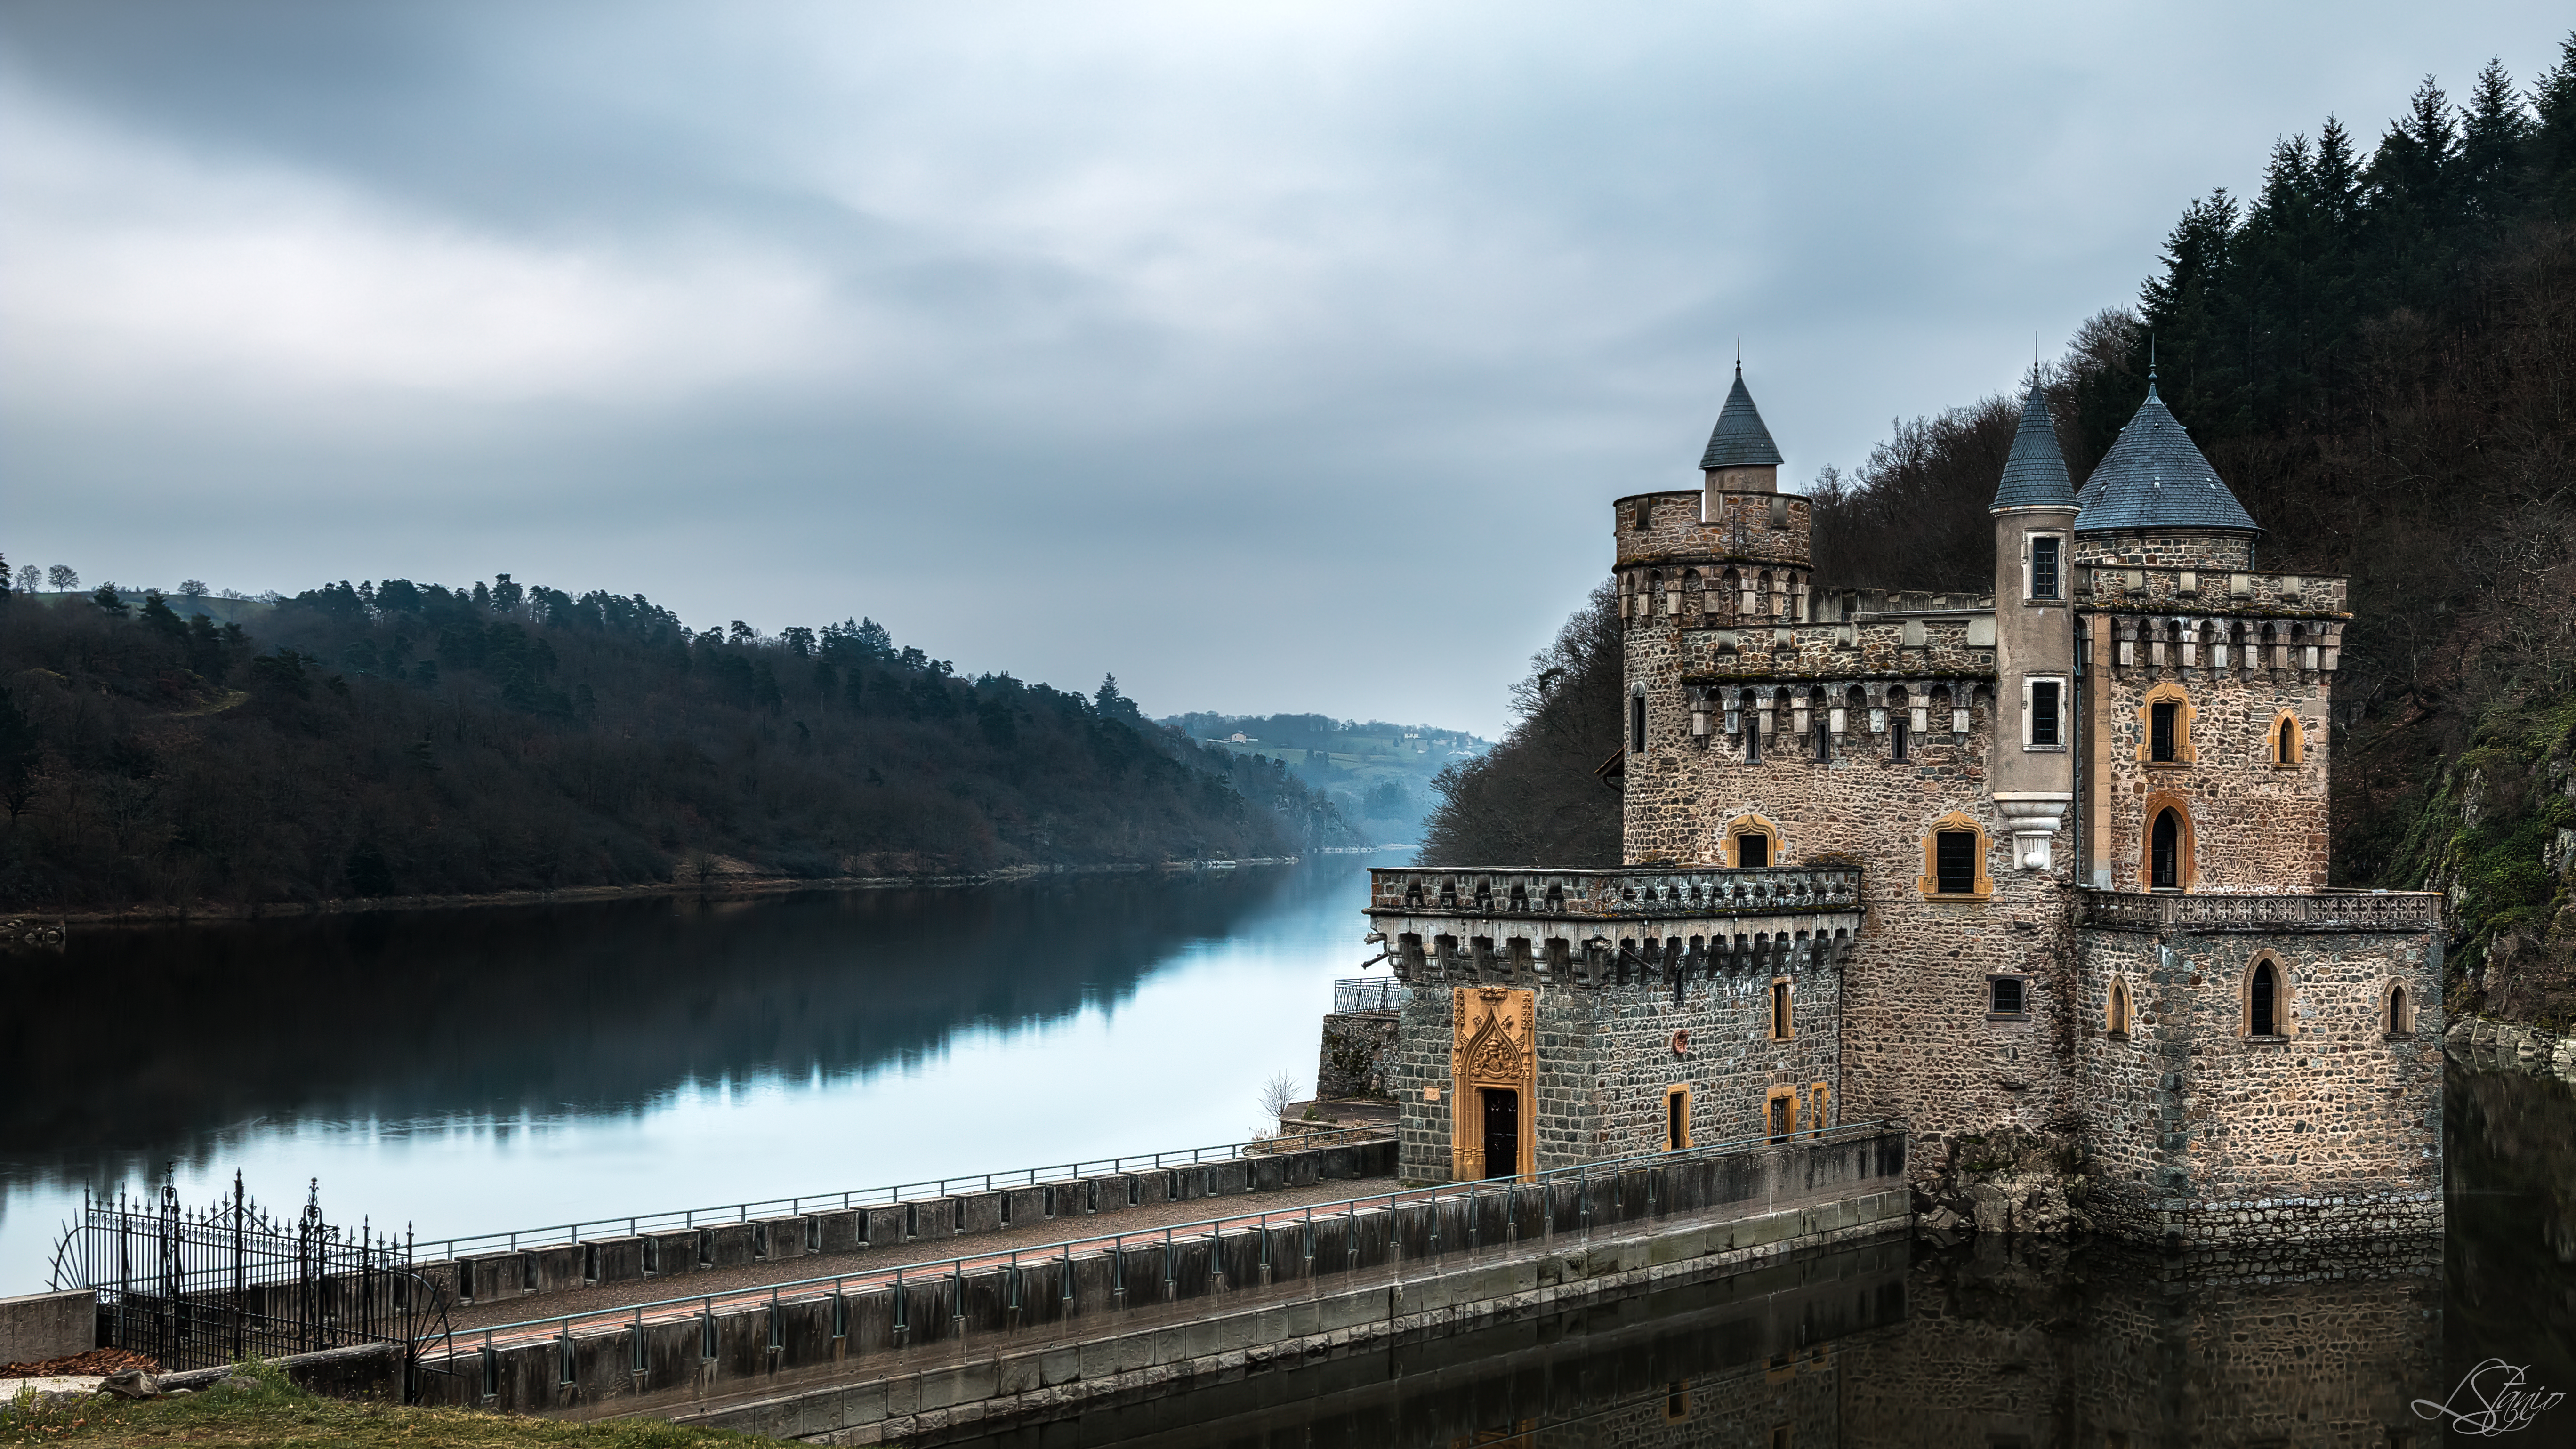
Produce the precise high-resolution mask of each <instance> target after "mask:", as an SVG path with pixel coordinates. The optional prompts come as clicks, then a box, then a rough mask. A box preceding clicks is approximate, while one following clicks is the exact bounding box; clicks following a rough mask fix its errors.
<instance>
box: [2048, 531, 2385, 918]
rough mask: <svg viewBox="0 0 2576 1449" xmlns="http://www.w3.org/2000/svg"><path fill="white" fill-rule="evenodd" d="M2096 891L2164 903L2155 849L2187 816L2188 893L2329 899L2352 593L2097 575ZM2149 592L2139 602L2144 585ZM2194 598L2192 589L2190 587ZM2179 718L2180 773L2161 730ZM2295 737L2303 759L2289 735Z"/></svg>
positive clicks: (2277, 580)
mask: <svg viewBox="0 0 2576 1449" xmlns="http://www.w3.org/2000/svg"><path fill="white" fill-rule="evenodd" d="M2084 572H2085V573H2086V574H2087V575H2089V577H2088V578H2087V582H2088V583H2089V584H2090V586H2091V587H2090V590H2089V595H2090V597H2089V601H2088V603H2087V605H2086V607H2085V609H2084V611H2083V613H2082V616H2081V623H2082V626H2083V628H2084V630H2085V632H2086V635H2087V642H2088V645H2089V648H2088V651H2087V652H2088V654H2089V656H2090V676H2091V677H2090V680H2089V684H2090V690H2089V693H2088V697H2087V705H2088V708H2089V710H2090V713H2091V716H2092V717H2091V719H2090V720H2089V721H2088V722H2087V723H2088V728H2089V735H2090V738H2089V740H2088V744H2089V745H2090V755H2091V759H2090V761H2089V764H2090V767H2091V768H2090V777H2089V779H2088V781H2087V789H2086V791H2085V796H2086V799H2085V802H2084V810H2083V814H2084V816H2085V818H2084V820H2083V821H2082V822H2081V823H2082V825H2083V827H2084V828H2085V830H2086V831H2087V839H2086V846H2087V856H2088V860H2089V863H2090V866H2091V871H2090V874H2089V879H2088V883H2089V884H2092V885H2096V886H2100V887H2103V888H2106V889H2112V890H2139V891H2143V890H2150V889H2154V888H2156V886H2157V884H2158V882H2157V879H2156V877H2155V875H2154V873H2153V870H2152V865H2153V860H2152V842H2151V835H2152V830H2153V825H2154V821H2155V819H2156V817H2157V815H2158V814H2159V813H2160V812H2162V811H2164V810H2165V809H2168V808H2172V809H2175V810H2177V811H2178V812H2180V813H2179V815H2178V817H2177V818H2178V819H2180V820H2182V821H2185V822H2187V823H2188V827H2189V828H2188V829H2187V830H2184V831H2181V832H2179V834H2178V837H2177V846H2178V860H2177V877H2176V879H2175V881H2174V882H2173V886H2174V888H2177V889H2181V890H2185V891H2194V890H2198V891H2228V892H2248V893H2261V892H2266V891H2304V890H2316V889H2320V888H2322V887H2324V886H2325V885H2326V883H2327V864H2328V861H2327V855H2328V821H2327V815H2326V783H2327V772H2328V767H2329V762H2330V756H2331V751H2332V736H2331V732H2330V730H2329V728H2328V726H2329V720H2328V714H2327V711H2328V707H2329V703H2330V692H2331V688H2332V685H2333V679H2334V670H2335V666H2336V664H2337V662H2338V659H2337V655H2338V652H2339V650H2338V647H2337V646H2338V644H2339V642H2340V640H2341V633H2342V628H2343V625H2344V623H2345V621H2347V620H2348V619H2349V618H2350V617H2351V616H2350V615H2348V614H2346V613H2345V612H2343V607H2342V606H2343V599H2344V581H2343V580H2341V579H2330V578H2309V579H2303V580H2302V579H2296V578H2295V577H2290V576H2283V575H2278V574H2244V573H2238V574H2234V575H2224V574H2208V575H2199V576H2197V577H2194V576H2193V574H2192V572H2191V571H2186V570H2179V569H2145V568H2141V569H2136V570H2123V569H2112V568H2092V569H2088V570H2085V571H2084ZM2133 584H2134V585H2135V587H2134V588H2133V587H2132V585H2133ZM2186 585H2188V587H2186ZM2159 704H2169V705H2171V706H2172V707H2173V718H2174V728H2173V739H2172V749H2171V754H2172V756H2173V758H2172V759H2170V760H2158V759H2157V758H2155V754H2156V743H2155V738H2154V728H2153V719H2154V711H2155V708H2156V707H2157V706H2158V705H2159ZM2285 721H2286V722H2288V723H2289V724H2290V725H2291V729H2292V741H2291V745H2292V747H2291V749H2290V750H2289V751H2288V755H2289V758H2288V759H2287V760H2284V759H2283V754H2284V751H2283V749H2282V740H2281V731H2282V726H2283V724H2284V722H2285Z"/></svg>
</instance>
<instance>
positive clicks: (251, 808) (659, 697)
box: [0, 574, 1357, 909]
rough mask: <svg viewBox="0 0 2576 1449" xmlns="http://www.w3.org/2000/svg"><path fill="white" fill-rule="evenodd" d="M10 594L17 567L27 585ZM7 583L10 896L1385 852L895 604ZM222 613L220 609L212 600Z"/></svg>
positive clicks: (498, 884)
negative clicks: (975, 649)
mask: <svg viewBox="0 0 2576 1449" xmlns="http://www.w3.org/2000/svg"><path fill="white" fill-rule="evenodd" d="M0 578H5V574H0ZM222 607H223V609H224V611H225V612H228V613H231V614H233V615H235V616H236V617H237V619H238V620H239V621H238V622H233V623H227V624H218V623H216V622H215V620H214V619H213V618H212V617H210V616H209V614H208V613H207V612H200V611H194V610H192V609H191V607H190V603H189V600H187V599H185V598H182V599H179V600H175V601H174V600H170V599H165V598H163V597H161V596H160V595H158V594H152V593H146V594H143V595H140V596H129V595H127V594H123V593H120V591H118V590H116V589H114V588H113V587H112V586H111V587H103V588H101V589H99V590H97V591H96V592H95V593H93V594H87V595H84V594H76V593H75V594H56V595H51V596H35V595H29V594H26V593H23V592H21V593H18V594H15V595H14V596H7V597H0V805H5V806H6V808H7V811H8V816H9V820H8V825H7V830H6V836H5V842H0V906H5V907H6V908H10V909H26V908H31V907H32V908H37V909H80V908H84V907H95V906H122V905H133V904H155V905H163V906H171V905H189V904H195V903H206V904H218V905H234V906H239V905H251V904H258V903H264V902H288V901H312V900H318V899H326V898H335V897H346V896H391V895H422V894H450V893H483V892H492V891H504V890H545V889H559V888H564V887H571V886H590V885H631V884H642V883H650V882H668V881H674V880H678V881H681V882H688V881H691V880H708V881H712V880H713V879H715V878H716V877H718V876H725V875H737V874H742V873H746V872H749V873H754V874H764V875H786V876H796V877H807V878H825V877H836V876H850V875H894V874H927V873H947V872H959V871H983V870H989V869H992V868H995V867H1001V866H1010V865H1018V864H1042V863H1062V864H1106V863H1157V862H1163V861H1168V860H1175V859H1178V860H1188V859H1207V858H1219V857H1249V856H1275V855H1286V854H1293V853H1296V852H1298V851H1300V850H1303V849H1307V848H1311V847H1314V846H1322V845H1343V844H1354V843H1357V837H1356V836H1355V835H1354V834H1353V833H1352V832H1351V831H1350V830H1349V828H1348V827H1347V826H1345V825H1344V824H1343V823H1342V821H1341V819H1340V817H1339V815H1338V814H1337V813H1336V812H1335V811H1334V810H1333V808H1332V806H1331V805H1330V804H1329V803H1328V802H1325V801H1323V800H1321V799H1319V798H1318V797H1316V796H1315V795H1314V794H1313V793H1312V792H1310V791H1309V790H1307V789H1306V788H1305V787H1304V786H1303V785H1302V784H1300V783H1299V782H1298V781H1297V780H1295V779H1293V778H1291V777H1290V776H1289V774H1288V772H1287V771H1286V770H1285V769H1283V768H1282V767H1280V766H1279V765H1277V764H1276V763H1275V762H1268V761H1254V760H1251V759H1247V758H1237V757H1235V756H1233V755H1231V754H1229V753H1228V752H1225V751H1221V750H1202V749H1200V748H1199V747H1198V746H1197V745H1195V744H1193V743H1192V742H1191V741H1190V740H1189V739H1188V737H1187V736H1186V735H1183V734H1181V733H1180V732H1178V731H1174V730H1169V729H1166V728H1163V727H1161V726H1158V725H1155V724H1153V723H1151V722H1150V721H1147V720H1145V719H1144V718H1142V717H1141V716H1140V715H1139V713H1138V711H1137V709H1136V706H1135V704H1134V703H1133V702H1132V701H1130V700H1128V699H1126V698H1124V697H1122V696H1121V695H1120V694H1119V693H1118V690H1117V685H1116V681H1115V680H1109V681H1104V682H1103V683H1102V684H1101V686H1100V687H1099V689H1098V690H1097V691H1095V692H1094V693H1092V694H1091V695H1088V696H1085V695H1081V694H1073V693H1066V692H1063V691H1059V690H1055V689H1051V688H1049V687H1047V686H1046V685H1043V684H1025V683H1022V682H1021V681H1019V680H1017V679H1013V678H1011V677H1010V676H1009V675H1007V674H1004V675H987V676H984V677H981V678H976V679H971V680H970V679H963V678H959V677H957V676H956V675H955V672H954V671H953V670H952V669H951V667H950V666H949V665H948V664H947V663H945V662H943V661H939V660H934V659H930V658H928V657H926V656H925V655H924V654H923V653H922V651H920V650H919V649H915V648H899V647H897V646H896V644H895V643H894V641H893V640H892V639H890V638H889V637H887V634H886V631H885V630H884V629H883V628H881V627H879V626H878V625H876V624H873V623H869V622H866V621H850V622H844V623H841V624H834V625H826V626H824V627H823V628H821V629H811V628H801V627H800V628H790V629H785V630H782V631H780V633H779V634H778V635H777V636H776V637H767V636H763V635H760V634H758V633H756V632H755V631H753V630H752V629H750V628H749V627H748V626H746V625H743V624H740V623H736V624H734V625H732V626H731V628H729V629H727V630H722V631H718V630H707V631H703V632H694V633H693V632H692V631H690V630H689V629H687V628H686V627H684V626H683V625H682V624H681V623H680V621H679V619H678V618H677V617H676V616H674V615H673V614H672V613H671V612H670V611H669V610H667V609H664V608H661V607H659V606H658V605H655V604H653V603H651V602H649V601H648V600H646V599H645V598H644V597H643V596H641V595H635V596H631V597H619V596H616V595H612V594H606V593H596V592H594V593H588V594H584V595H582V596H580V597H578V598H575V597H573V596H572V595H570V594H569V593H566V592H564V591H562V590H559V589H552V588H545V587H531V586H522V585H520V584H518V583H516V582H514V581H512V580H511V578H510V577H509V576H508V575H506V574H504V575H502V576H500V577H499V578H498V579H497V580H495V581H493V582H492V583H490V584H483V583H477V584H475V585H473V586H472V587H471V588H466V589H447V588H441V587H439V586H437V585H419V586H415V585H414V584H412V583H410V582H408V581H405V580H400V579H389V580H386V581H384V582H383V583H381V584H360V585H356V586H352V585H350V584H347V583H339V584H333V585H329V586H326V587H323V588H318V589H313V590H310V591H307V592H305V593H303V594H300V595H297V596H296V597H294V598H292V599H286V600H282V601H279V602H276V603H275V604H274V605H273V606H268V607H261V606H258V605H248V606H245V605H242V604H239V603H236V602H232V601H226V602H225V604H224V605H223V606H222ZM192 614H193V617H192Z"/></svg>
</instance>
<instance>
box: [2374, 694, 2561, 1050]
mask: <svg viewBox="0 0 2576 1449" xmlns="http://www.w3.org/2000/svg"><path fill="white" fill-rule="evenodd" d="M2400 859H2401V861H2402V862H2403V863H2405V864H2407V865H2411V866H2413V867H2414V868H2415V869H2417V870H2419V871H2420V872H2421V876H2420V878H2421V880H2422V882H2423V885H2424V888H2425V889H2427V890H2438V891H2441V892H2443V893H2444V894H2445V895H2446V896H2447V897H2448V899H2449V910H2450V917H2451V930H2452V941H2451V946H2452V949H2451V952H2450V962H2451V981H2450V983H2449V988H2448V991H2449V1002H2448V1005H2449V1007H2450V1010H2451V1014H2452V1015H2453V1017H2454V1018H2455V1019H2460V1020H2463V1021H2466V1020H2468V1019H2470V1018H2473V1017H2480V1018H2485V1019H2488V1020H2490V1021H2496V1022H2505V1023H2511V1024H2514V1025H2518V1026H2524V1027H2533V1028H2537V1029H2539V1030H2540V1031H2542V1032H2544V1033H2546V1034H2548V1035H2549V1036H2551V1037H2552V1038H2556V1037H2562V1036H2566V1035H2568V1034H2569V1033H2570V1029H2571V1027H2576V700H2562V701H2559V702H2557V703H2555V704H2553V705H2550V706H2548V707H2545V708H2529V707H2518V708H2513V709H2508V710H2500V711H2498V712H2496V713H2494V714H2492V715H2490V716H2489V717H2488V718H2487V719H2486V720H2484V721H2483V722H2481V724H2480V725H2479V728H2478V730H2477V732H2476V734H2475V735H2474V736H2473V738H2472V743H2471V746H2470V748H2469V749H2468V750H2467V751H2465V752H2463V753H2462V754H2461V755H2460V756H2459V757H2458V758H2456V759H2454V760H2452V761H2451V762H2449V763H2448V764H2447V765H2445V766H2444V767H2443V771H2442V776H2441V781H2440V784H2439V785H2438V787H2437V788H2436V789H2434V790H2433V791H2432V792H2431V794H2430V795H2429V796H2428V798H2427V799H2426V802H2425V805H2424V808H2423V811H2422V813H2421V814H2420V815H2419V816H2418V818H2417V820H2416V822H2415V825H2414V829H2413V830H2412V831H2411V832H2410V835H2409V838H2408V840H2407V842H2406V846H2405V849H2404V851H2403V852H2402V854H2401V856H2400Z"/></svg>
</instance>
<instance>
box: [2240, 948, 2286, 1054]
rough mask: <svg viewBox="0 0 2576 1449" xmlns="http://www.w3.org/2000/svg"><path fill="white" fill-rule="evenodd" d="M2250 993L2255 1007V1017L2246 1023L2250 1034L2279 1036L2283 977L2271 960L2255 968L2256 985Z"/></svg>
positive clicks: (2251, 1003) (2253, 1015)
mask: <svg viewBox="0 0 2576 1449" xmlns="http://www.w3.org/2000/svg"><path fill="white" fill-rule="evenodd" d="M2248 995H2249V996H2250V997H2251V998H2252V1000H2251V1002H2250V1005H2251V1006H2252V1008H2253V1010H2252V1012H2251V1015H2252V1018H2253V1019H2252V1020H2251V1021H2249V1022H2248V1023H2247V1024H2246V1025H2247V1028H2248V1031H2249V1032H2250V1034H2251V1035H2254V1036H2279V1035H2280V1034H2281V1032H2280V1025H2281V1022H2280V1012H2279V1006H2280V996H2281V978H2280V974H2279V973H2278V972H2275V971H2274V970H2273V969H2272V963H2271V962H2269V961H2266V962H2263V963H2262V964H2261V965H2259V966H2256V967H2255V968H2254V985H2253V989H2252V990H2251V991H2250V992H2249V993H2248Z"/></svg>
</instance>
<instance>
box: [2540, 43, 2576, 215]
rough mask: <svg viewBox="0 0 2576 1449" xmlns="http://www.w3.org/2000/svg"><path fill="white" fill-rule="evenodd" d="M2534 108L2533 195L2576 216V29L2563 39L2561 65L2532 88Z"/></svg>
mask: <svg viewBox="0 0 2576 1449" xmlns="http://www.w3.org/2000/svg"><path fill="white" fill-rule="evenodd" d="M2531 107H2532V109H2533V110H2534V111H2536V112H2538V113H2539V119H2538V122H2537V123H2536V124H2535V125H2534V126H2533V128H2532V134H2531V142H2530V148H2529V149H2530V155H2531V161H2532V171H2533V195H2534V197H2535V199H2545V200H2546V201H2547V202H2548V203H2549V204H2550V205H2551V206H2553V207H2554V208H2556V210H2557V213H2558V215H2559V216H2560V217H2561V218H2562V219H2564V218H2567V217H2569V216H2576V31H2570V32H2569V33H2568V36H2567V38H2566V39H2565V40H2563V41H2561V42H2559V46H2558V64H2556V65H2555V66H2552V67H2550V68H2549V69H2548V70H2545V71H2542V72H2541V73H2540V83H2539V84H2537V85H2535V86H2533V87H2532V88H2531Z"/></svg>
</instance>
